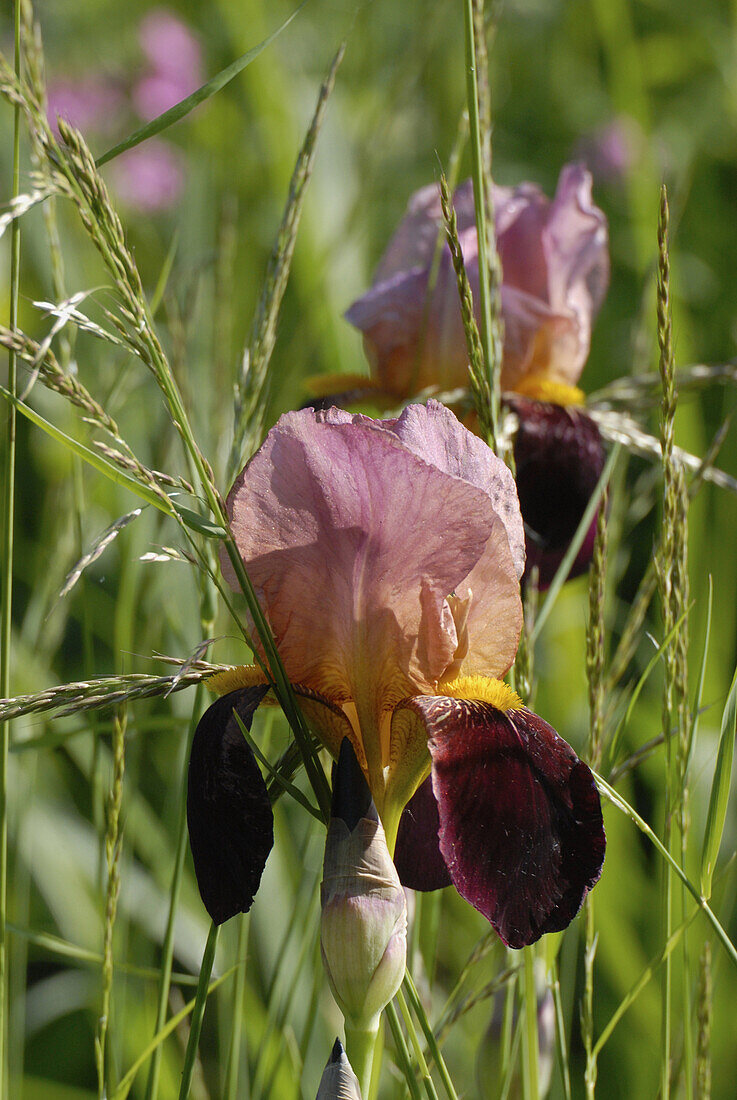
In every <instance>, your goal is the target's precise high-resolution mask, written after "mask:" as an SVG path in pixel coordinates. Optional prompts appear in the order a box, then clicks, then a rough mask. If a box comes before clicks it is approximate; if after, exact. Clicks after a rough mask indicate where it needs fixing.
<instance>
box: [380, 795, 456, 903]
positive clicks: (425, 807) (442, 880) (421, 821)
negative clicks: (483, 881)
mask: <svg viewBox="0 0 737 1100" xmlns="http://www.w3.org/2000/svg"><path fill="white" fill-rule="evenodd" d="M439 828H440V818H439V816H438V804H437V802H436V801H435V795H434V794H433V793H432V779H431V777H430V776H428V777H427V779H426V780H425V782H424V783H421V784H420V786H419V787H418V788H417V790H416V791H415V793H414V795H413V796H412V798H411V799H410V800H409V802H408V803H407V805H406V806H405V808H404V812H403V814H402V817H401V820H400V822H399V832H398V833H397V845H396V848H395V849H394V866H395V867H396V868H397V873H398V874H399V878H400V881H401V883H402V886H408V887H409V888H410V890H425V891H427V890H440V889H441V888H442V887H443V886H450V884H451V882H452V881H453V880H452V879H451V877H450V871H449V870H448V868H447V867H446V865H445V860H444V859H443V857H442V855H441V854H440V842H439V839H438V829H439Z"/></svg>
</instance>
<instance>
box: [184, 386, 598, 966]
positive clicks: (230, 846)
mask: <svg viewBox="0 0 737 1100" xmlns="http://www.w3.org/2000/svg"><path fill="white" fill-rule="evenodd" d="M227 503H228V513H229V517H230V521H231V526H232V530H233V534H234V537H235V541H236V544H237V546H238V549H239V552H240V554H241V557H242V559H243V563H244V566H245V568H246V571H247V573H248V576H249V578H250V580H251V582H252V584H253V586H254V589H255V592H256V594H257V596H258V600H259V603H260V606H261V608H262V609H263V611H264V613H265V615H266V617H267V619H268V622H269V624H270V627H271V630H272V632H273V635H274V638H275V640H276V643H277V647H278V650H279V653H280V656H281V659H282V662H283V665H284V668H285V670H286V672H287V675H288V677H289V680H290V682H291V683H292V685H293V687H294V691H295V693H296V695H297V698H298V701H299V703H300V706H301V708H302V710H303V713H304V715H305V717H306V719H307V720H308V722H309V723H310V724H311V726H312V728H313V729H314V731H315V732H316V734H317V735H318V736H319V738H320V741H321V742H322V744H323V745H324V746H325V748H327V749H328V751H329V752H330V754H331V755H332V756H333V757H334V758H336V757H337V755H338V753H339V749H340V745H341V742H342V740H343V738H344V737H347V738H349V740H350V741H351V743H352V745H353V748H354V750H355V753H356V756H357V758H358V761H359V763H360V765H361V767H362V769H363V772H364V774H365V776H366V779H367V782H368V785H369V788H370V791H371V795H372V797H373V800H374V803H375V805H376V807H377V810H378V813H379V815H380V817H381V820H382V823H383V825H384V829H385V832H386V837H387V843H388V845H389V849H390V851H391V852H392V854H396V859H397V866H398V868H399V869H400V874H401V873H402V870H401V869H402V868H405V869H406V868H407V867H410V868H411V869H412V872H413V879H414V881H413V882H411V883H408V882H407V878H406V877H405V880H404V881H405V884H409V885H415V886H418V887H419V888H435V887H436V886H438V885H443V884H444V883H445V882H450V881H452V883H453V884H454V885H455V887H456V888H457V889H458V891H459V892H460V893H461V894H462V896H463V897H464V898H466V899H467V900H468V901H470V902H471V904H472V905H474V906H475V907H476V908H477V909H478V910H480V911H481V912H482V913H483V914H484V915H485V916H486V917H487V918H488V920H489V921H490V922H491V924H492V925H493V927H494V928H495V929H496V931H497V932H498V933H499V935H500V936H501V938H502V939H503V940H504V942H505V943H507V944H509V945H510V946H513V947H521V946H523V945H524V944H529V943H532V942H534V941H535V940H536V939H537V938H538V937H539V936H541V935H542V934H543V933H544V932H548V931H554V930H558V929H561V928H564V927H565V926H566V925H567V924H568V923H569V922H570V920H571V919H572V918H573V917H574V916H575V914H576V912H577V911H578V909H579V907H580V905H581V902H582V900H583V898H584V896H585V895H586V892H587V891H588V890H589V889H590V888H591V887H592V886H593V885H594V883H595V882H596V881H597V879H598V877H599V874H600V870H601V865H602V861H603V857H604V845H605V840H604V831H603V825H602V816H601V807H600V803H599V797H598V793H597V791H596V787H595V784H594V780H593V777H592V775H591V772H590V771H589V769H588V768H587V767H586V765H585V764H584V763H582V762H581V761H580V760H579V759H578V757H577V756H576V754H575V753H574V752H573V750H572V749H571V748H570V747H569V746H568V745H567V744H566V742H565V741H563V740H562V739H561V738H560V737H559V736H558V734H557V733H556V732H555V731H554V730H553V729H552V728H551V727H550V726H549V725H548V724H547V723H546V722H545V721H543V719H541V718H539V717H538V716H537V715H535V714H533V713H532V712H531V711H529V710H528V709H527V708H526V707H525V706H524V705H523V704H522V701H521V700H520V699H519V697H518V696H517V695H516V694H515V692H514V691H512V690H511V689H510V687H509V686H508V685H507V684H505V683H504V682H503V680H502V679H501V678H502V677H503V676H504V674H505V673H506V672H507V671H508V669H509V668H510V666H511V664H512V661H513V659H514V656H515V653H516V650H517V644H518V640H519V634H520V629H521V624H522V609H521V602H520V589H519V578H520V576H521V574H522V571H523V568H524V532H523V526H522V519H521V516H520V511H519V505H518V501H517V494H516V490H515V485H514V481H513V479H512V477H511V475H510V473H509V471H508V469H507V467H506V466H505V465H504V463H503V462H501V461H500V460H499V459H498V458H496V456H495V455H494V454H493V453H492V452H491V451H490V449H489V448H488V447H487V446H486V445H485V444H484V443H483V442H482V441H481V440H480V439H478V438H477V437H476V436H474V435H473V434H472V433H471V432H469V431H468V430H467V429H466V428H464V427H463V426H462V425H461V424H460V423H459V422H458V420H457V419H456V418H455V416H454V415H453V414H452V413H451V412H450V411H449V410H448V409H446V408H445V407H444V406H442V405H440V404H438V403H437V402H432V401H431V402H430V403H429V404H428V405H427V407H425V406H419V405H411V406H409V407H408V408H407V409H405V410H404V412H403V413H402V415H401V416H400V417H399V419H397V420H384V421H375V420H371V419H369V418H367V417H364V416H358V415H351V414H349V413H346V412H343V411H342V410H339V409H330V410H328V411H323V412H316V411H315V410H313V409H305V410H302V411H300V412H294V413H287V414H286V415H285V416H283V417H282V418H281V419H280V420H279V421H278V423H277V424H276V426H275V427H274V428H272V430H271V431H270V432H269V433H268V435H267V437H266V440H265V442H264V444H263V446H262V447H261V449H260V450H259V451H258V452H257V454H256V455H255V456H254V457H253V459H252V460H251V461H250V463H249V464H248V466H247V467H246V468H245V470H243V472H242V473H241V474H240V476H239V477H238V478H237V480H236V482H235V485H234V486H233V488H232V490H231V492H230V494H229V496H228V502H227ZM223 571H224V574H225V576H226V578H227V579H228V580H229V581H230V582H231V583H233V584H235V576H234V573H233V570H232V567H231V565H230V563H229V562H228V561H227V560H225V561H223ZM254 644H255V645H257V646H258V644H259V643H258V642H254ZM210 686H212V687H213V688H214V689H215V690H218V691H220V692H222V693H227V694H225V695H224V697H223V698H221V699H219V700H218V701H217V702H215V703H214V704H213V705H212V706H211V707H210V708H209V710H208V711H207V712H206V713H205V715H204V716H203V718H202V720H201V722H200V725H199V727H198V729H197V732H196V735H195V739H194V743H193V750H192V759H191V764H190V782H189V809H188V814H189V824H190V836H191V842H192V849H193V855H194V860H195V870H196V873H197V877H198V882H199V885H200V890H201V893H202V894H203V900H204V901H205V904H206V905H207V907H208V909H209V911H210V913H211V915H212V916H213V917H214V919H216V920H224V919H226V918H227V917H228V916H231V915H233V914H234V913H235V912H238V911H240V910H241V909H244V910H245V909H247V908H248V907H249V906H250V904H251V902H252V900H253V893H254V892H255V889H256V888H257V886H258V881H259V879H260V875H261V870H262V869H263V865H264V863H265V860H266V855H267V854H268V850H269V848H270V846H271V843H272V833H271V809H270V806H269V804H268V798H267V797H266V794H265V787H264V785H263V780H262V779H261V777H260V775H259V773H258V768H257V766H256V764H255V762H254V761H253V760H252V758H251V756H250V750H249V749H248V746H247V745H246V742H245V740H244V739H243V737H242V736H241V731H240V728H239V726H238V724H237V722H236V720H235V717H234V710H235V711H237V712H238V714H239V715H240V717H241V720H242V721H243V722H244V723H245V724H246V725H247V726H249V725H250V721H251V719H252V717H253V713H254V711H255V709H256V707H257V706H258V705H259V704H260V703H261V702H263V701H264V700H265V697H266V695H267V692H268V686H267V684H266V681H265V678H264V676H263V674H262V673H261V671H260V669H258V668H256V667H249V666H243V667H241V668H238V669H233V670H231V671H228V672H226V673H220V674H218V675H217V676H215V677H213V678H212V680H210ZM267 701H268V700H267ZM428 777H429V782H428V783H426V784H425V785H424V786H423V781H425V780H427V779H428ZM418 788H421V790H420V792H419V793H418V794H417V795H416V792H418ZM415 795H416V797H415V798H414V799H413V796H415ZM410 800H412V801H411V802H410ZM408 803H410V806H409V808H408V809H407V811H406V812H405V807H407V804H408ZM403 814H404V816H403ZM400 823H401V828H400ZM398 834H399V844H398V846H397V838H398ZM395 846H397V847H396V852H395ZM411 877H412V876H411ZM244 884H245V885H244Z"/></svg>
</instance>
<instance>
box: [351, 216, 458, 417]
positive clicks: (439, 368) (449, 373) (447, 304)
mask: <svg viewBox="0 0 737 1100" xmlns="http://www.w3.org/2000/svg"><path fill="white" fill-rule="evenodd" d="M434 232H435V231H433V233H434ZM461 244H462V247H463V256H464V261H465V264H466V270H467V272H468V276H469V279H471V281H472V285H473V284H474V282H475V284H478V256H477V248H476V233H475V231H472V232H471V233H467V234H463V235H462V240H461ZM429 273H430V267H429V262H428V264H427V265H426V266H424V267H411V268H409V269H408V270H405V271H397V272H396V273H395V274H393V275H392V276H391V277H390V278H387V279H383V280H382V281H381V282H378V283H375V284H374V286H372V288H371V289H370V290H369V291H368V292H367V293H366V294H364V295H363V297H361V298H359V299H358V300H357V301H356V302H354V303H353V305H352V306H351V307H350V309H349V310H348V311H347V312H346V315H345V316H346V319H347V320H348V321H350V323H351V324H352V325H354V326H355V327H356V328H357V329H358V330H359V331H360V332H362V333H363V336H364V346H365V349H366V355H367V358H368V360H369V363H370V364H371V367H372V374H373V375H374V377H375V378H376V381H377V383H378V385H379V387H380V388H381V389H383V390H385V391H387V392H388V393H393V394H394V395H395V396H396V397H397V398H398V399H400V400H401V399H404V398H408V397H412V396H413V395H414V394H417V393H420V392H421V391H422V390H424V389H427V388H428V387H430V386H437V387H439V388H440V389H441V390H442V389H454V388H456V387H457V386H465V385H466V384H467V380H468V352H467V350H466V338H465V335H464V331H463V320H462V317H461V310H460V306H459V304H458V289H457V284H456V277H455V273H454V271H453V265H452V263H451V259H450V252H449V251H448V249H447V247H445V248H444V250H443V253H442V258H441V261H440V265H439V267H438V272H437V278H436V282H435V286H434V287H433V291H432V294H429V291H428V281H429Z"/></svg>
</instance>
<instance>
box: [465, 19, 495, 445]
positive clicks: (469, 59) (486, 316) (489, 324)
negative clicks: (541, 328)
mask: <svg viewBox="0 0 737 1100" xmlns="http://www.w3.org/2000/svg"><path fill="white" fill-rule="evenodd" d="M463 26H464V39H465V47H466V102H467V104H468V122H469V138H470V142H469V144H470V147H471V176H472V178H473V197H474V204H475V207H476V236H477V238H478V257H479V263H478V266H479V306H480V313H481V344H482V347H483V351H484V366H485V369H486V377H487V381H488V387H489V396H490V402H489V405H490V408H489V418H488V419H489V427H490V432H489V435H490V438H489V439H488V440H487V442H488V443H489V445H490V446H491V447H492V448H493V449H494V450H496V446H497V435H498V431H499V381H498V377H497V375H498V371H497V369H496V368H497V366H499V367H500V366H501V363H499V364H497V362H496V360H497V358H498V355H497V352H498V348H497V347H496V346H495V341H494V338H493V315H492V305H491V282H490V278H489V254H488V247H487V246H488V240H489V238H488V231H487V225H486V217H487V211H486V187H485V179H484V156H483V141H482V137H481V120H480V117H479V88H478V59H477V49H476V37H475V27H474V12H473V0H464V4H463Z"/></svg>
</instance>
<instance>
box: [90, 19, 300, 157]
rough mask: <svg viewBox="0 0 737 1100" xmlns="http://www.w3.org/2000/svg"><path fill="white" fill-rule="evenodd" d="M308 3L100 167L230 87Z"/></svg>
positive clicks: (128, 140)
mask: <svg viewBox="0 0 737 1100" xmlns="http://www.w3.org/2000/svg"><path fill="white" fill-rule="evenodd" d="M306 3H307V0H302V3H301V4H300V5H299V7H298V8H296V9H295V10H294V11H293V12H292V14H291V15H290V16H289V17H288V18H287V19H285V20H284V22H283V23H282V24H281V26H279V27H277V28H276V30H275V31H273V32H272V33H271V34H270V35H269V36H268V37H267V38H264V40H263V42H259V44H258V46H254V47H253V49H250V50H248V51H247V52H246V53H244V54H241V56H240V57H239V58H238V59H237V60H236V61H234V62H233V63H232V64H231V65H228V66H227V67H226V68H224V69H221V70H220V72H219V73H216V74H215V76H213V77H211V79H210V80H208V81H207V83H206V84H203V85H202V87H200V88H198V89H197V91H195V92H192V94H191V95H188V96H187V98H186V99H182V100H180V102H179V103H175V104H174V106H173V107H170V108H169V110H168V111H164V113H163V114H161V115H158V116H157V117H156V118H154V119H152V120H151V122H148V123H146V125H145V126H142V127H141V128H140V130H136V131H135V133H133V134H131V135H130V137H127V138H126V139H125V140H124V141H120V142H118V144H117V145H114V146H113V147H112V149H108V151H107V152H106V153H103V154H102V156H100V157H98V158H97V161H96V164H97V167H98V168H101V167H102V165H103V164H107V163H108V162H109V161H111V160H114V159H115V157H119V156H120V154H121V153H125V152H127V151H128V149H133V148H134V147H135V146H136V145H140V144H141V142H142V141H146V140H147V139H148V138H150V137H153V136H154V135H155V134H160V133H162V131H164V130H168V129H169V127H170V126H173V125H174V123H175V122H179V120H180V118H184V116H185V115H188V114H189V112H190V111H193V110H194V109H195V107H198V106H199V105H200V103H204V102H205V100H206V99H209V98H210V96H213V95H215V93H216V92H219V91H220V89H221V88H224V87H225V85H226V84H229V83H230V81H231V80H233V79H234V77H236V76H238V74H239V73H241V72H243V70H244V69H245V68H246V67H247V66H248V65H250V64H251V62H252V61H255V60H256V58H257V57H258V55H259V54H260V53H263V51H264V50H265V49H266V47H267V46H270V45H271V43H272V42H273V41H274V39H275V38H277V37H278V35H280V34H281V32H282V31H283V30H285V29H286V28H287V27H288V26H289V24H290V23H291V22H292V20H293V19H294V18H295V17H296V16H297V15H298V14H299V13H300V11H301V10H302V8H303V7H304V6H305V4H306Z"/></svg>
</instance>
